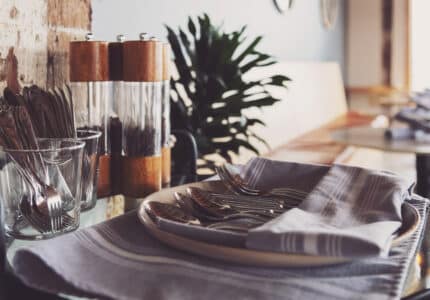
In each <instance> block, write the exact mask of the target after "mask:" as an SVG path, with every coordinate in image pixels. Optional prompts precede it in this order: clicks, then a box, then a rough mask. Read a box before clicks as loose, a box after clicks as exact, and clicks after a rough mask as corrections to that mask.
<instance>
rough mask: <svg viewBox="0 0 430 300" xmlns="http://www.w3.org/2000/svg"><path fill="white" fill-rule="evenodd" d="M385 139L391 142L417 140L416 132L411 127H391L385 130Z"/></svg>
mask: <svg viewBox="0 0 430 300" xmlns="http://www.w3.org/2000/svg"><path fill="white" fill-rule="evenodd" d="M385 138H386V139H389V140H410V139H414V138H415V130H413V129H412V128H409V127H391V128H387V129H386V130H385Z"/></svg>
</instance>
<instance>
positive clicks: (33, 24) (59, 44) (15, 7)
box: [0, 0, 92, 91]
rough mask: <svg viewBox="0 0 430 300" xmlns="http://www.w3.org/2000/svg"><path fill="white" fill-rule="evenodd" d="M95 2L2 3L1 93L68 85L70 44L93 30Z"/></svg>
mask: <svg viewBox="0 0 430 300" xmlns="http://www.w3.org/2000/svg"><path fill="white" fill-rule="evenodd" d="M91 13H92V12H91V0H31V1H29V0H0V90H3V88H4V87H5V86H6V85H8V86H10V87H11V88H12V89H14V90H15V91H18V90H19V89H20V88H22V87H23V86H26V85H31V84H37V85H39V86H41V87H45V88H50V87H53V86H55V85H62V84H63V83H65V82H67V81H68V73H69V70H68V48H69V41H71V40H81V39H83V38H84V36H85V34H86V33H87V32H88V31H89V30H91Z"/></svg>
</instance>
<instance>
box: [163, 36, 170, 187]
mask: <svg viewBox="0 0 430 300" xmlns="http://www.w3.org/2000/svg"><path fill="white" fill-rule="evenodd" d="M169 65H170V44H169V43H163V77H162V81H163V83H162V85H163V87H162V105H161V164H162V174H161V181H162V186H163V187H169V186H170V180H171V147H172V145H171V138H170V70H169Z"/></svg>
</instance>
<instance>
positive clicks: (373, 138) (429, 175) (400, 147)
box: [331, 126, 430, 198]
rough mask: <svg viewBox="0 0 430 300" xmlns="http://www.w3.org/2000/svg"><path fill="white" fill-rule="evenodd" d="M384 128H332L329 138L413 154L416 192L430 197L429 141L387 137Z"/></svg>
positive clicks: (365, 146)
mask: <svg viewBox="0 0 430 300" xmlns="http://www.w3.org/2000/svg"><path fill="white" fill-rule="evenodd" d="M385 131H386V129H385V128H374V127H370V126H358V127H349V128H342V129H337V130H333V131H332V132H331V138H332V139H333V141H335V142H336V143H339V144H343V145H347V146H355V147H362V148H371V149H376V150H381V151H385V152H396V153H411V154H414V155H415V168H416V193H417V194H418V195H420V196H423V197H425V198H429V197H430V143H429V142H428V141H422V140H415V139H389V138H386V137H385Z"/></svg>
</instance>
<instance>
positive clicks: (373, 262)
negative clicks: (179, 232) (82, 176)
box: [13, 197, 427, 300]
mask: <svg viewBox="0 0 430 300" xmlns="http://www.w3.org/2000/svg"><path fill="white" fill-rule="evenodd" d="M411 203H412V205H414V206H415V207H416V208H417V209H418V210H419V212H420V215H421V217H422V221H421V222H420V224H419V227H418V230H417V231H416V232H415V233H414V234H413V235H412V236H411V237H409V238H408V239H407V240H405V241H403V242H402V243H401V244H400V245H398V246H396V247H394V248H393V249H392V250H391V251H390V254H389V256H388V257H387V258H384V257H373V258H367V259H363V260H359V261H356V262H353V263H349V264H344V265H338V266H330V267H323V268H302V269H289V268H282V269H268V268H253V267H244V266H238V265H234V264H231V263H223V262H220V261H215V260H211V259H206V258H203V257H198V256H194V255H191V254H187V253H184V252H181V251H176V250H174V249H172V248H169V247H167V246H165V245H163V244H161V243H160V242H158V241H157V240H155V239H153V238H151V236H149V234H147V233H146V232H145V228H144V226H143V225H142V224H140V222H139V220H138V218H137V216H136V215H135V213H131V214H127V215H123V216H120V217H118V218H116V219H113V220H110V221H108V222H105V223H102V224H99V225H96V226H94V227H92V228H87V229H83V230H79V231H77V232H74V233H71V234H67V235H64V236H61V237H58V238H55V239H52V240H46V241H40V242H38V243H37V244H36V246H35V247H34V248H31V249H28V248H25V249H22V250H19V251H18V252H17V253H16V255H15V258H14V260H13V266H14V269H15V271H16V273H17V275H18V276H19V277H20V278H21V279H22V280H23V281H24V283H26V284H28V285H30V286H32V287H35V288H37V289H42V290H45V291H51V292H54V293H66V294H70V295H78V296H86V297H97V298H109V299H161V300H163V299H178V300H182V299H187V300H197V299H199V300H200V299H206V300H215V299H217V300H218V299H235V300H241V299H251V300H253V299H259V300H265V299H273V300H277V299H285V300H289V299H321V300H326V299H327V300H328V299H330V300H331V299H370V300H371V299H381V300H391V299H398V298H399V297H400V295H401V292H402V290H403V287H404V284H405V281H406V280H405V278H406V274H407V271H408V267H409V265H410V264H411V262H412V261H413V258H414V254H415V251H416V249H417V247H418V243H419V241H420V236H421V233H422V230H423V224H424V221H425V219H426V215H427V214H426V209H427V206H426V202H425V201H424V200H423V199H422V198H420V197H417V198H416V199H415V200H412V201H411Z"/></svg>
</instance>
